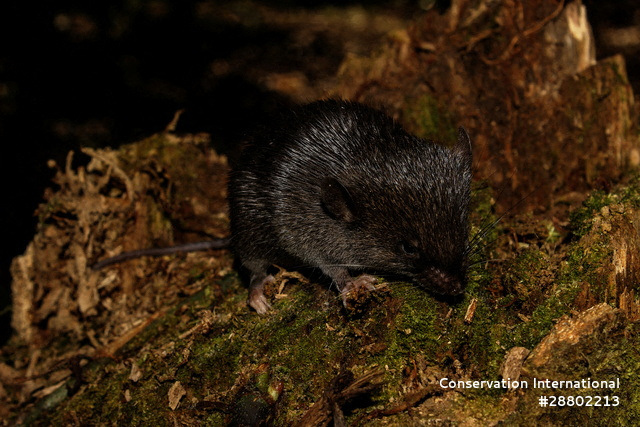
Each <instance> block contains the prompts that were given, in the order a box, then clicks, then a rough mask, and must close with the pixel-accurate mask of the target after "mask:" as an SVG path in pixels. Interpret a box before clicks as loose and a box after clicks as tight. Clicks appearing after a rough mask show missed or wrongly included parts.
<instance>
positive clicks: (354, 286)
mask: <svg viewBox="0 0 640 427" xmlns="http://www.w3.org/2000/svg"><path fill="white" fill-rule="evenodd" d="M376 283H378V279H376V278H375V277H373V276H369V275H368V274H363V275H361V276H358V277H357V278H355V279H351V280H349V281H348V282H346V283H345V286H344V288H342V290H341V291H340V296H342V303H343V304H344V306H345V307H346V306H347V300H348V299H351V298H353V299H358V296H359V295H360V294H362V293H364V292H371V291H375V290H376V287H375V284H376Z"/></svg>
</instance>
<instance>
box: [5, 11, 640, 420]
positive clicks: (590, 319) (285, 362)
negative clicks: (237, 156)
mask: <svg viewBox="0 0 640 427" xmlns="http://www.w3.org/2000/svg"><path fill="white" fill-rule="evenodd" d="M533 3H535V4H531V5H529V3H527V7H526V8H524V7H522V6H521V5H520V4H519V3H514V2H508V1H505V2H487V3H483V2H469V1H464V0H460V1H453V2H452V7H451V9H450V10H449V11H448V12H447V13H446V14H445V15H444V16H441V17H440V16H437V17H434V16H430V15H427V16H425V17H424V18H423V19H422V20H421V21H419V22H416V23H415V25H414V26H413V27H412V28H410V29H408V30H407V31H406V32H401V33H396V34H394V35H393V36H392V37H391V41H390V43H389V44H388V45H386V46H385V47H383V48H382V49H381V51H380V52H379V53H378V54H377V55H373V56H371V57H370V58H365V59H362V58H360V59H351V60H349V61H347V63H345V64H344V65H343V68H342V76H343V78H344V79H345V82H348V84H347V83H345V84H344V85H343V86H341V87H339V88H337V89H336V92H335V93H338V94H342V95H343V96H345V97H348V98H351V99H355V100H360V101H367V102H370V103H376V104H384V105H386V106H388V108H389V109H390V110H391V111H392V112H395V113H396V115H397V117H398V118H400V119H401V120H402V121H403V122H404V123H405V124H406V125H407V127H409V128H411V129H412V130H413V131H414V132H417V133H420V134H421V135H423V136H434V135H436V136H440V137H442V138H443V139H446V138H447V136H448V135H453V134H454V132H455V124H457V123H463V124H465V125H466V126H467V127H468V128H469V129H470V133H471V134H472V135H474V141H475V145H474V149H475V152H476V159H477V169H478V174H479V176H480V177H481V178H486V179H487V180H488V181H489V182H490V183H491V184H492V185H491V186H482V185H478V186H477V188H476V190H475V193H474V213H473V215H472V222H473V227H472V229H473V233H474V234H478V233H479V236H481V237H479V242H480V243H479V244H480V245H481V247H482V250H481V251H480V252H481V253H480V254H479V255H478V259H477V260H474V261H480V260H487V259H489V260H491V261H490V262H483V263H478V264H477V265H476V266H475V267H474V268H472V270H471V272H470V277H469V279H470V280H469V282H470V283H469V289H468V292H467V294H466V296H465V298H464V300H463V301H461V302H459V303H457V304H450V303H448V302H446V301H441V300H438V299H435V298H434V297H432V296H431V295H429V294H427V293H425V292H423V291H422V290H420V289H416V288H415V287H413V286H411V285H409V284H402V283H389V284H383V285H380V286H379V287H378V289H377V291H376V292H372V293H370V294H366V295H363V296H362V298H361V300H359V301H356V303H355V304H354V305H353V306H352V307H351V308H350V309H345V308H344V307H343V306H342V304H341V302H340V299H339V297H338V295H336V294H335V293H334V292H333V291H332V290H329V289H327V288H326V287H323V286H322V285H319V284H317V283H313V282H309V280H308V279H307V278H305V277H303V276H301V275H300V274H297V273H292V272H285V271H281V272H280V274H278V276H277V278H276V279H277V280H276V281H275V283H274V284H273V286H272V287H270V288H269V289H267V296H268V298H269V299H270V301H272V303H273V310H272V311H271V312H269V313H268V314H267V315H265V316H259V315H257V314H256V313H253V312H251V311H250V310H249V309H248V308H247V306H246V304H245V299H246V289H244V287H243V285H242V281H241V279H240V278H239V277H238V275H237V274H236V273H235V272H234V270H233V269H232V266H231V264H232V259H231V257H230V256H229V254H228V253H226V252H221V251H220V252H217V253H199V254H192V255H188V256H172V257H163V258H159V259H147V258H145V259H140V260H134V261H128V262H126V263H123V264H120V265H116V266H113V267H109V268H106V269H104V270H101V271H98V272H92V271H90V269H89V268H88V266H89V265H90V264H91V263H92V262H94V261H96V260H98V259H99V258H102V257H103V256H108V255H111V254H114V253H116V252H119V251H120V250H129V249H137V248H140V247H144V246H148V245H151V244H171V243H176V242H182V241H187V240H195V239H196V238H197V237H202V234H204V235H208V236H222V235H224V234H225V230H226V229H227V224H226V215H225V204H224V198H225V191H226V190H225V188H226V187H225V179H224V176H225V172H226V161H225V160H224V158H222V157H220V156H218V155H216V154H215V153H214V152H213V151H212V150H211V149H209V148H208V147H207V146H206V145H205V144H202V142H204V141H203V140H202V138H201V137H192V136H191V137H189V136H187V137H182V138H177V137H175V136H174V135H172V134H171V133H163V134H160V135H156V136H154V137H152V138H149V139H148V140H145V141H142V142H140V143H137V144H132V145H129V146H125V147H123V148H122V149H121V150H119V151H117V152H113V151H108V150H105V151H92V150H87V151H85V154H87V155H88V156H89V157H90V159H91V160H90V162H89V163H88V166H86V167H74V166H73V163H72V161H71V156H70V158H69V161H68V163H67V165H66V166H65V168H64V169H63V170H60V171H59V172H58V174H57V176H56V179H55V182H56V184H57V186H58V188H57V189H56V190H55V191H54V190H52V191H51V192H50V193H48V194H47V195H46V198H45V199H46V200H45V203H43V205H42V206H41V208H40V210H39V213H40V218H41V225H40V227H39V230H38V233H37V235H36V236H35V237H34V240H33V242H32V243H31V244H30V245H29V248H28V249H27V251H26V253H25V254H24V255H23V256H21V257H18V258H16V260H15V262H14V264H13V269H12V272H13V277H14V284H13V287H14V298H15V302H14V317H13V319H14V324H13V325H14V328H15V330H16V334H15V337H14V339H13V340H12V342H11V343H10V344H9V346H7V347H6V348H4V349H3V350H2V353H1V354H0V355H1V356H2V357H1V359H0V399H1V401H2V402H3V403H4V405H0V407H3V408H6V409H0V411H4V412H1V413H0V414H1V415H3V417H2V418H3V419H4V421H3V422H4V423H5V424H15V423H16V422H18V421H23V422H32V423H33V424H34V425H45V424H50V423H54V424H74V425H86V424H110V423H117V424H122V425H127V424H132V425H139V424H144V425H154V424H158V425H167V424H187V425H202V424H203V423H204V424H208V425H221V424H225V423H228V422H233V423H235V424H237V425H259V424H260V423H263V424H269V423H273V424H276V425H292V424H295V423H302V424H303V425H327V424H329V423H331V422H332V423H333V424H334V425H344V424H349V425H403V426H404V425H429V424H433V423H445V424H446V423H454V424H460V425H492V424H497V423H499V422H505V423H506V424H508V425H519V424H522V425H524V424H528V425H530V424H538V425H545V424H546V425H557V424H559V423H562V422H564V423H567V422H568V423H572V424H576V423H585V424H586V423H596V424H599V425H602V424H615V425H629V424H630V423H632V421H633V420H636V419H638V417H640V406H638V404H637V402H638V401H640V380H639V379H638V376H637V372H638V369H640V356H639V355H638V352H637V350H636V348H638V345H639V344H640V342H639V340H640V338H639V337H640V334H639V333H638V332H640V331H638V319H640V306H639V304H638V300H637V298H636V293H637V292H638V286H639V283H640V281H639V280H638V279H639V275H640V273H638V272H639V271H640V260H639V258H638V254H639V253H640V232H639V231H640V230H638V227H639V225H638V224H640V181H639V180H638V178H637V176H636V175H635V174H634V173H630V172H629V170H630V168H631V167H633V166H635V165H637V163H638V147H639V142H638V135H637V123H638V115H637V109H636V107H635V105H634V104H633V96H632V94H631V91H630V89H629V86H628V84H627V81H626V76H625V69H624V64H623V63H622V62H621V60H620V59H619V58H612V59H609V60H606V61H602V62H600V63H598V64H593V53H592V49H593V47H592V45H591V42H590V30H589V27H588V24H587V23H586V21H585V15H584V9H583V8H582V7H581V5H580V3H579V2H572V3H569V4H568V5H566V6H565V5H564V4H562V3H557V2H554V1H551V0H547V1H543V0H540V1H536V2H533ZM434 13H435V12H434ZM618 181H622V182H618ZM594 187H601V188H603V189H604V190H607V191H602V190H599V191H594V192H592V194H591V195H590V196H589V197H587V198H585V196H584V194H586V192H587V191H590V190H593V189H594ZM538 188H539V189H540V191H535V192H534V193H531V194H530V197H529V198H527V199H526V200H525V202H524V203H522V204H520V205H519V206H518V208H523V206H529V207H536V208H538V209H536V212H544V213H545V215H541V214H536V215H532V214H522V215H517V216H514V217H513V218H509V219H508V220H507V219H505V220H503V222H501V223H500V224H498V225H497V226H494V227H487V226H488V225H491V224H492V223H493V221H494V220H495V219H496V213H495V212H496V210H498V211H499V210H504V209H506V208H508V207H510V206H513V204H514V203H515V201H517V200H518V197H519V196H516V195H518V194H520V195H522V194H527V193H530V192H531V191H533V190H535V189H538ZM494 189H495V190H494ZM500 193H504V194H507V195H509V194H510V195H511V196H512V197H508V196H501V197H497V195H498V194H500ZM579 202H582V203H581V204H580V203H579ZM569 208H571V212H572V213H571V214H570V215H569V214H568V213H567V211H568V209H569ZM176 230H177V231H179V235H178V234H176V235H174V233H175V232H176ZM196 232H197V233H196ZM194 233H195V234H198V235H199V236H196V235H194ZM529 351H530V352H529ZM501 376H502V378H505V379H507V378H509V379H512V380H515V379H520V380H528V381H531V380H532V379H533V378H537V379H550V380H578V381H579V380H581V379H587V378H590V379H594V380H598V381H616V380H618V379H619V381H620V388H618V389H606V388H605V389H602V388H600V389H589V388H578V389H566V388H563V389H558V390H549V389H533V388H528V389H523V388H519V389H517V390H508V389H502V388H499V389H497V390H496V389H495V388H481V389H465V390H460V389H451V388H447V387H442V383H441V382H440V380H441V379H443V378H447V379H448V380H452V381H480V380H484V381H499V380H500V379H501ZM541 395H556V396H560V395H562V396H565V397H567V396H570V395H573V396H575V395H580V396H583V397H585V396H589V395H601V396H607V397H609V398H611V399H613V397H614V396H617V397H618V398H619V399H620V405H619V406H616V407H608V408H593V407H590V408H587V407H582V406H575V405H574V406H563V407H552V408H544V407H541V406H540V405H539V400H538V399H539V396H541Z"/></svg>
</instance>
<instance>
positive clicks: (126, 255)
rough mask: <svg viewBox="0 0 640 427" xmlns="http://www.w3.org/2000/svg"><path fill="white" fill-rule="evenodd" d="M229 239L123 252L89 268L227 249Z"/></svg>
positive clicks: (96, 268)
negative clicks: (178, 254) (151, 257)
mask: <svg viewBox="0 0 640 427" xmlns="http://www.w3.org/2000/svg"><path fill="white" fill-rule="evenodd" d="M230 241H231V239H229V238H226V239H214V240H205V241H202V242H194V243H185V244H182V245H175V246H168V247H165V248H148V249H138V250H136V251H129V252H123V253H121V254H119V255H116V256H112V257H111V258H106V259H103V260H102V261H99V262H97V263H95V264H93V265H92V266H91V269H92V270H100V269H101V268H103V267H106V266H107V265H111V264H116V263H119V262H122V261H126V260H128V259H133V258H140V257H143V256H162V255H171V254H176V253H180V252H197V251H206V250H208V249H226V248H228V247H229V243H230Z"/></svg>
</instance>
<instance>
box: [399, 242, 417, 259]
mask: <svg viewBox="0 0 640 427" xmlns="http://www.w3.org/2000/svg"><path fill="white" fill-rule="evenodd" d="M400 250H402V252H403V253H404V254H405V255H409V256H412V257H414V256H417V255H418V254H419V252H420V250H419V249H418V246H417V245H415V244H413V243H411V242H408V241H406V240H403V241H402V242H400Z"/></svg>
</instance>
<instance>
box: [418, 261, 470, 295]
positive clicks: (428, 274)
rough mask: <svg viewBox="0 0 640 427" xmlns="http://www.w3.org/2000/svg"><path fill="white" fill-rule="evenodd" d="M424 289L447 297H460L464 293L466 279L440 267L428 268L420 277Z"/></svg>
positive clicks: (419, 280)
mask: <svg viewBox="0 0 640 427" xmlns="http://www.w3.org/2000/svg"><path fill="white" fill-rule="evenodd" d="M418 282H419V284H420V285H422V286H423V287H425V288H427V289H430V290H432V291H433V292H435V293H437V294H440V295H445V296H458V295H460V294H462V293H463V292H464V288H465V283H464V279H463V278H461V277H459V276H458V275H455V274H451V273H450V272H448V271H445V270H443V269H441V268H438V267H433V266H430V267H427V268H425V269H424V271H423V272H422V273H421V274H420V275H419V276H418Z"/></svg>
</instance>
